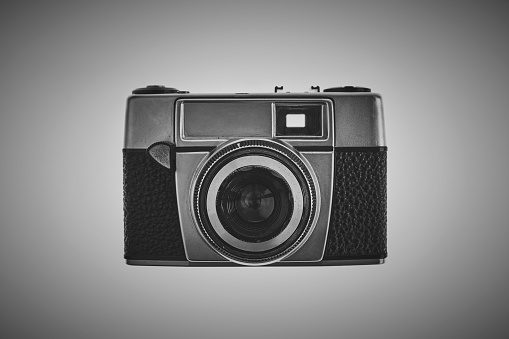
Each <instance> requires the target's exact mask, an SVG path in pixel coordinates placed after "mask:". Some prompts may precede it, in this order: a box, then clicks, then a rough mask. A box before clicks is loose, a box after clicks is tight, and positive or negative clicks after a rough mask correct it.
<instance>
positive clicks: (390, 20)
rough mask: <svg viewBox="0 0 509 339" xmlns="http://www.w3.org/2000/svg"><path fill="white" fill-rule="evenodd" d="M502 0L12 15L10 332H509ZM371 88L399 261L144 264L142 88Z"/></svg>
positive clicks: (5, 228) (4, 324)
mask: <svg viewBox="0 0 509 339" xmlns="http://www.w3.org/2000/svg"><path fill="white" fill-rule="evenodd" d="M508 13H509V11H508V6H507V5H504V2H502V1H491V2H490V1H483V2H481V1H478V2H474V1H470V2H468V1H467V2H461V1H422V2H421V3H420V4H415V3H410V2H408V1H343V2H339V1H250V2H249V1H237V2H233V1H232V2H229V1H220V2H217V1H202V2H196V1H186V2H162V1H161V2H143V3H142V2H139V1H136V2H135V1H132V2H121V1H116V2H104V1H103V2H100V3H99V2H98V3H97V4H92V3H91V2H85V1H80V2H61V3H58V2H53V3H52V4H51V5H48V4H46V5H42V4H40V3H39V2H33V3H32V4H27V3H26V2H20V3H19V5H8V4H3V5H2V14H3V16H2V20H1V21H0V28H1V29H0V46H1V48H2V52H1V54H0V61H1V62H0V74H1V80H0V84H1V89H0V113H1V120H0V152H1V153H0V155H1V162H0V222H1V229H0V269H1V271H0V273H1V276H0V277H1V278H0V301H1V303H0V305H1V306H0V325H1V326H0V336H2V337H5V338H28V337H39V338H42V337H44V338H51V337H55V338H90V337H96V338H99V337H103V338H200V337H204V338H260V337H272V338H310V337H311V338H338V337H340V338H373V337H377V338H430V337H442V338H445V337H447V338H460V337H461V338H479V337H490V338H495V337H506V336H507V332H508V330H509V326H508V323H507V314H508V312H509V309H508V305H509V293H508V289H507V285H508V284H509V277H508V274H509V272H508V271H509V270H508V263H507V258H508V254H509V247H508V246H507V241H508V240H509V225H508V220H509V219H508V217H509V204H508V201H509V199H508V198H509V193H508V192H509V184H508V182H509V180H508V173H509V161H508V160H509V159H508V158H509V157H508V154H509V151H508V146H509V137H508V135H509V133H508V131H507V130H508V128H509V114H508V101H507V98H508V96H509V93H508V89H509V86H508V80H507V79H508V76H509V69H508V65H507V60H509V50H508V40H507V33H509V25H508V23H507V16H508ZM147 84H165V85H168V86H175V87H178V88H180V89H185V90H190V91H192V92H194V93H196V92H269V91H272V89H273V88H274V86H275V85H284V86H285V89H286V90H290V91H304V90H308V89H309V86H311V85H320V86H322V88H326V87H333V86H338V85H347V84H351V85H360V86H368V87H372V88H373V89H374V90H375V91H376V92H379V93H381V94H382V95H383V98H384V108H385V114H386V131H387V140H388V145H389V154H388V155H389V168H388V199H389V200H388V227H389V228H388V230H389V234H388V239H389V243H388V248H389V258H388V261H387V263H386V264H385V265H381V266H367V267H311V268H295V267H290V268H254V269H249V268H248V269H246V268H157V267H156V268H154V267H130V266H127V265H125V263H124V260H123V257H122V256H123V214H122V152H121V149H122V141H123V123H124V110H125V101H126V97H127V95H128V94H129V93H130V91H131V90H132V89H134V88H136V87H140V86H145V85H147Z"/></svg>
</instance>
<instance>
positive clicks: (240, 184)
mask: <svg viewBox="0 0 509 339" xmlns="http://www.w3.org/2000/svg"><path fill="white" fill-rule="evenodd" d="M310 171H311V170H310V169H309V168H308V166H307V165H306V163H305V161H303V159H302V158H301V157H300V156H299V154H298V153H297V152H296V151H294V150H292V149H291V147H288V146H286V145H283V144H281V143H280V142H275V141H272V140H241V141H235V142H230V143H228V144H226V145H224V146H222V147H221V146H220V147H219V148H218V149H217V150H216V151H215V152H213V153H212V154H211V156H210V157H209V158H208V160H207V161H206V162H205V164H204V165H203V166H202V167H201V168H200V170H199V174H198V177H197V180H196V184H195V187H194V190H193V209H194V214H195V220H196V221H197V224H198V226H199V231H200V233H201V234H202V236H203V237H204V238H205V240H206V241H207V242H208V244H209V245H210V246H211V247H212V248H213V249H214V250H215V251H217V252H218V253H219V254H221V255H222V256H223V257H225V258H227V259H229V260H231V261H234V262H237V263H241V264H247V265H261V264H268V263H272V262H276V261H279V260H281V259H283V258H284V257H286V256H288V255H289V254H291V253H292V252H293V251H295V250H296V249H297V248H298V247H299V246H300V245H301V244H302V243H303V242H304V241H305V239H307V237H308V236H309V233H310V231H311V230H312V228H313V227H314V219H315V215H316V209H317V206H316V202H317V193H316V186H315V182H314V181H313V179H312V175H311V172H310Z"/></svg>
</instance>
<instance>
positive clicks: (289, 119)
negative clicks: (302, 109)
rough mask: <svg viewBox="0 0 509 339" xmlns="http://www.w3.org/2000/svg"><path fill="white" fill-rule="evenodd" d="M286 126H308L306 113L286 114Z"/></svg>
mask: <svg viewBox="0 0 509 339" xmlns="http://www.w3.org/2000/svg"><path fill="white" fill-rule="evenodd" d="M286 127H290V128H295V127H306V115H305V114H287V115H286Z"/></svg>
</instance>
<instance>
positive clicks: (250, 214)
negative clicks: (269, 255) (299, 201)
mask: <svg viewBox="0 0 509 339" xmlns="http://www.w3.org/2000/svg"><path fill="white" fill-rule="evenodd" d="M216 206H217V214H218V217H219V220H220V221H221V224H222V225H223V226H224V228H225V230H226V231H227V232H228V233H230V234H231V235H232V236H234V237H235V238H237V239H240V240H242V241H246V242H261V241H266V240H269V239H272V238H274V237H276V236H277V235H278V234H279V233H281V231H282V230H283V229H284V228H285V226H286V225H287V224H288V221H289V220H290V216H291V214H292V210H293V198H292V195H291V193H290V189H289V187H288V184H287V183H286V181H285V180H284V179H283V178H282V177H281V176H280V175H279V174H278V173H276V172H274V171H272V170H270V169H268V168H263V167H258V166H245V167H242V168H240V169H238V170H236V171H234V172H233V173H232V174H230V175H229V176H228V177H227V178H226V179H225V180H224V182H223V183H222V185H221V186H220V188H219V192H218V195H217V204H216Z"/></svg>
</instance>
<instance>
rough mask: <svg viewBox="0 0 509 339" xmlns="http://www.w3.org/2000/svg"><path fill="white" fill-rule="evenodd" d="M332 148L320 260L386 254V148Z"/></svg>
mask: <svg viewBox="0 0 509 339" xmlns="http://www.w3.org/2000/svg"><path fill="white" fill-rule="evenodd" d="M385 150H386V149H385V148H374V149H372V150H368V151H350V150H349V151H344V150H343V149H341V148H336V149H335V157H334V158H335V159H334V184H333V193H332V194H333V197H332V209H331V218H330V224H329V233H328V236H327V243H326V247H325V253H324V260H331V259H347V258H352V259H355V258H359V259H360V258H379V259H383V258H385V257H387V152H386V151H385Z"/></svg>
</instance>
